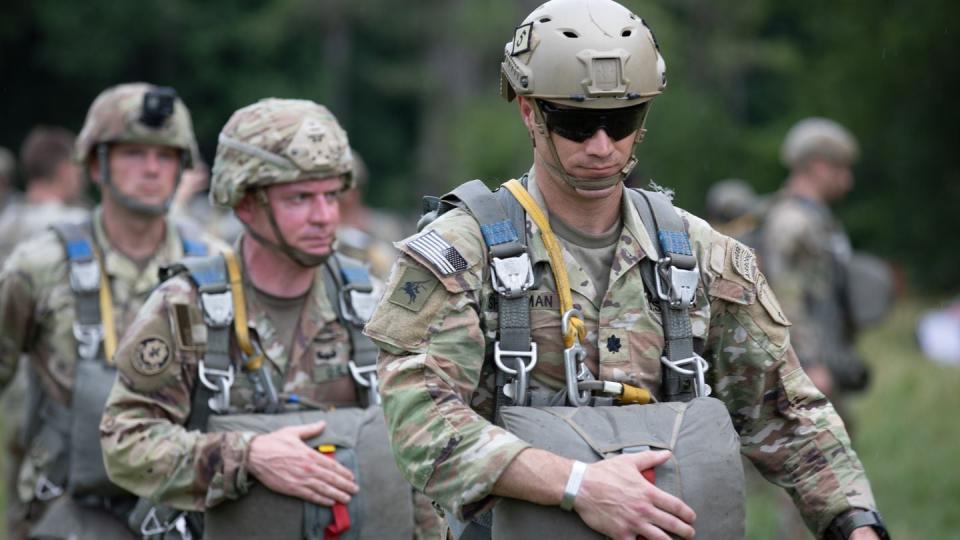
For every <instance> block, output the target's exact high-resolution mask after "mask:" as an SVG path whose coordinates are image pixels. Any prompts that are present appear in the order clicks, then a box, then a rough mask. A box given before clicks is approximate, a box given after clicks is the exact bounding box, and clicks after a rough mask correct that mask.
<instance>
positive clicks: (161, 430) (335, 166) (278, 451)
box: [101, 99, 413, 538]
mask: <svg viewBox="0 0 960 540" xmlns="http://www.w3.org/2000/svg"><path fill="white" fill-rule="evenodd" d="M352 174H353V160H352V156H351V153H350V146H349V143H348V140H347V134H346V132H345V131H344V130H343V128H341V127H340V125H339V124H338V123H337V120H336V118H334V116H333V115H332V114H331V113H330V111H328V110H327V109H326V108H325V107H323V106H322V105H318V104H316V103H314V102H311V101H306V100H294V99H264V100H261V101H259V102H257V103H255V104H252V105H249V106H247V107H244V108H242V109H240V110H238V111H236V112H235V113H234V114H233V115H232V116H231V117H230V119H229V120H228V122H227V124H226V125H225V126H224V128H223V130H222V131H221V133H220V136H219V144H218V147H217V155H216V160H215V162H214V165H213V177H212V181H211V189H210V198H211V201H212V202H213V203H214V204H217V205H220V206H226V207H231V208H233V210H234V212H235V213H236V216H237V217H238V219H239V220H240V221H241V222H242V223H243V225H244V228H245V233H244V234H242V235H241V236H240V237H239V238H238V240H237V242H236V244H235V250H236V255H235V259H233V260H234V261H235V263H228V264H235V265H236V266H235V272H236V274H235V275H236V277H231V279H232V280H236V284H237V285H236V286H237V288H235V289H234V288H231V297H232V298H233V301H234V302H239V305H243V306H244V308H243V311H244V312H245V315H241V311H240V308H235V309H234V310H233V312H232V315H231V317H232V322H231V323H230V324H231V325H232V326H230V327H229V329H228V330H227V332H228V334H226V336H227V337H224V338H222V339H223V342H221V341H220V339H221V338H219V337H217V336H219V335H220V334H217V332H218V331H219V330H217V328H215V327H213V326H209V322H208V321H209V320H210V319H211V318H213V317H216V316H217V315H216V314H215V313H212V312H210V311H208V309H207V306H208V304H207V302H209V301H210V300H208V297H207V296H205V294H206V293H205V292H203V291H208V290H210V287H211V286H210V284H209V283H206V282H203V281H202V279H203V278H202V276H200V275H199V274H198V272H195V271H193V270H192V268H195V267H194V266H191V265H190V264H188V263H187V262H186V261H185V262H184V265H183V267H174V268H173V269H172V272H171V273H172V274H173V276H172V277H170V278H169V279H168V280H167V281H165V282H164V283H163V284H162V285H161V286H160V287H159V288H158V289H157V290H156V292H155V293H154V294H153V295H152V296H151V298H150V300H149V301H148V302H147V304H146V306H145V307H144V309H143V310H141V312H140V315H139V317H138V318H137V320H136V322H134V324H133V328H132V329H131V331H130V332H129V333H128V334H127V336H126V338H125V339H124V341H123V342H122V343H121V344H120V347H119V350H118V354H117V364H118V366H119V370H120V376H119V377H118V379H117V382H116V384H115V386H114V389H113V393H112V394H111V397H110V400H109V402H108V404H107V407H106V410H105V413H104V417H103V422H102V424H101V437H102V441H103V448H104V459H105V462H106V465H107V469H108V471H109V472H110V475H111V478H113V479H114V480H115V481H116V482H117V483H118V484H120V485H122V486H124V487H126V488H128V489H130V490H131V491H133V492H135V493H138V494H139V495H141V496H143V497H148V498H150V499H152V500H154V501H157V502H159V503H163V504H166V505H169V506H171V507H173V508H175V509H179V510H188V511H195V512H197V511H203V512H206V523H207V527H208V531H207V532H208V533H210V534H213V533H211V532H210V530H209V527H210V525H211V523H212V521H211V520H212V519H213V517H214V514H212V512H221V514H218V515H222V512H225V511H228V510H224V509H225V508H232V506H231V505H230V504H226V505H225V504H223V503H230V502H232V501H237V503H236V504H242V503H243V501H244V500H245V499H246V498H249V497H252V496H253V494H252V493H251V491H250V490H251V489H253V487H254V486H255V485H257V484H259V486H262V487H265V488H267V489H268V490H270V491H272V492H274V493H279V494H283V495H287V496H289V497H294V498H296V499H301V500H302V501H306V502H307V503H309V504H311V505H317V506H319V507H324V508H327V507H336V506H337V505H348V506H350V501H351V500H352V499H353V498H354V497H355V496H356V495H357V493H358V489H359V487H358V480H357V478H356V477H355V475H354V473H353V472H352V469H350V468H348V466H346V465H342V464H341V463H339V462H338V461H336V460H331V459H328V458H327V457H324V456H323V455H321V454H320V453H318V452H317V450H316V449H315V448H311V447H310V446H308V445H307V444H305V442H304V441H306V440H308V439H314V438H316V437H318V436H321V437H322V435H323V433H324V432H325V423H324V422H318V423H311V424H306V425H299V426H295V427H288V428H283V429H276V430H273V431H267V432H264V433H261V434H259V435H258V434H257V433H255V432H253V431H236V430H233V431H230V430H228V431H225V432H206V431H208V430H209V427H210V426H211V425H213V424H212V423H210V424H208V423H207V421H208V420H203V421H198V420H197V418H207V419H209V421H210V422H214V421H215V420H217V418H218V417H223V418H230V417H231V415H235V414H237V413H241V412H246V413H250V414H252V415H254V416H256V417H257V418H259V419H261V420H263V421H269V420H270V418H271V417H281V416H284V415H285V414H280V413H288V412H294V411H298V410H304V409H306V410H310V409H314V408H328V407H332V408H336V409H337V410H347V409H350V408H354V407H363V406H364V405H366V404H370V403H373V402H374V401H373V400H375V398H376V396H375V395H372V394H371V393H370V392H369V391H368V390H366V389H365V388H363V387H362V386H360V385H358V384H359V383H358V382H357V380H356V379H355V378H354V376H352V375H351V369H352V368H351V366H352V365H353V364H354V360H356V359H357V356H358V354H359V352H358V351H359V348H360V347H361V346H362V345H361V343H360V342H359V339H360V338H362V335H361V334H360V333H359V323H358V322H357V321H355V320H352V319H349V318H348V317H347V316H346V315H345V312H344V311H343V310H344V309H347V308H345V307H344V303H349V302H353V306H352V308H349V309H351V310H352V311H355V312H357V313H360V312H362V309H361V306H359V305H358V304H357V303H356V300H355V298H356V297H354V296H352V295H348V294H345V293H344V294H341V293H342V292H344V287H346V286H347V285H348V283H345V282H341V281H337V280H335V281H330V270H331V269H334V268H336V267H337V265H339V267H340V268H345V265H346V264H348V261H347V260H346V259H344V258H342V257H340V256H339V255H335V254H334V251H333V249H334V240H335V231H336V227H337V225H338V223H339V221H340V213H339V202H338V201H339V197H340V194H341V193H342V192H343V190H344V189H346V188H347V187H348V186H350V185H351V182H352ZM215 263H216V264H217V265H220V266H218V268H223V260H222V259H221V258H217V259H216V261H215ZM204 264H206V263H204ZM228 268H229V266H228ZM355 270H356V268H353V270H351V272H353V271H355ZM228 273H229V271H228ZM346 274H347V272H344V276H346ZM231 275H233V274H231ZM338 279H340V278H338ZM342 279H344V280H346V279H347V278H346V277H344V278H342ZM231 287H233V286H231ZM244 317H245V320H243V319H244ZM364 339H365V338H364ZM227 341H229V347H227V348H223V349H218V347H223V346H224V345H225V343H226V342H227ZM245 342H247V343H248V344H249V345H250V348H251V350H253V351H256V353H255V354H256V357H258V358H260V359H261V360H260V362H258V365H257V367H252V366H251V364H250V361H251V358H253V357H252V356H250V355H249V354H248V353H247V352H246V351H247V349H245V345H244V343H245ZM218 343H221V344H219V345H218ZM150 346H157V347H160V348H162V349H163V350H164V351H168V353H167V354H166V355H164V362H162V365H161V366H160V367H159V368H157V369H149V368H147V367H145V366H146V365H147V364H149V358H148V357H145V356H144V352H143V351H144V350H146V348H149V347H150ZM370 349H371V350H372V347H371V348H370ZM218 351H219V352H218ZM220 353H223V354H224V355H225V356H226V359H225V361H226V362H227V365H225V366H223V367H222V368H221V369H222V370H230V372H231V373H236V376H235V378H234V377H231V379H230V381H229V382H225V383H224V384H225V385H226V390H223V389H220V390H219V391H217V392H216V394H215V396H217V397H216V398H215V399H223V400H224V401H223V405H222V406H221V407H218V408H216V409H215V408H214V406H213V405H211V403H212V401H208V400H207V399H205V398H203V399H201V398H198V397H196V396H199V395H201V394H199V393H198V392H204V391H206V390H204V388H206V387H205V385H206V384H207V383H206V382H204V380H206V379H204V375H203V373H204V371H203V370H206V369H207V368H206V367H204V366H212V365H213V364H212V362H213V361H214V358H213V357H214V355H215V354H220ZM261 355H262V356H261ZM371 360H372V356H371ZM371 365H372V363H371ZM206 377H213V375H210V374H208V375H206ZM203 395H206V394H203ZM378 416H379V414H378ZM135 434H136V435H135ZM384 444H385V443H384ZM171 455H178V456H189V457H188V458H186V459H181V460H171V459H170V456H171ZM391 466H392V465H391ZM397 478H398V479H400V480H401V482H402V478H400V477H399V474H398V476H397ZM385 488H386V486H385ZM403 488H404V489H405V490H406V493H410V488H409V486H407V485H406V484H405V483H403ZM258 489H260V488H258ZM259 496H260V495H258V497H259ZM366 497H371V494H369V493H367V494H366ZM257 500H262V499H257ZM303 507H304V505H303V504H300V508H303ZM350 507H351V508H352V506H350ZM382 510H383V511H384V513H387V510H388V509H386V508H384V509H382ZM257 511H258V512H260V511H264V512H266V511H268V510H264V509H257ZM277 517H278V518H279V519H286V520H288V521H292V520H294V519H295V518H294V517H292V516H289V515H286V516H277ZM409 519H410V523H411V529H410V530H411V531H412V523H413V518H412V513H411V515H410V517H409ZM361 521H362V519H361ZM295 525H296V526H297V527H296V530H297V533H296V534H299V531H300V528H299V523H296V524H295ZM354 526H357V527H359V526H361V525H360V524H355V525H354ZM398 527H401V525H400V524H398ZM253 528H254V529H255V530H250V531H246V532H245V534H246V535H247V536H246V537H249V538H260V537H264V538H268V537H269V538H274V537H281V536H282V535H283V534H285V533H283V532H280V529H278V528H277V527H276V523H271V522H270V521H269V520H267V521H264V520H259V521H258V522H257V523H256V524H254V527H253ZM398 530H402V528H398ZM196 532H197V531H195V533H196ZM411 534H412V533H411Z"/></svg>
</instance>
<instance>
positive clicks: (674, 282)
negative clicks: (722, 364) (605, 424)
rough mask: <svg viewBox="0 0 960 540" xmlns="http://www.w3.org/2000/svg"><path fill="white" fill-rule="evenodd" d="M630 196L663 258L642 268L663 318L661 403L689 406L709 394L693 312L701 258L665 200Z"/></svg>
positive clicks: (641, 193) (640, 193)
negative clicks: (696, 342) (695, 337)
mask: <svg viewBox="0 0 960 540" xmlns="http://www.w3.org/2000/svg"><path fill="white" fill-rule="evenodd" d="M627 193H628V194H629V197H630V199H631V201H632V202H633V205H634V206H635V207H636V208H637V211H638V212H639V213H640V218H641V220H642V221H643V225H644V227H645V228H646V229H647V234H648V235H649V236H650V238H651V239H652V240H654V245H655V247H656V249H657V253H658V258H659V260H657V261H652V260H651V261H648V262H646V263H645V264H643V265H642V267H641V275H642V276H643V282H644V285H645V286H646V288H647V290H648V291H650V293H651V296H653V297H654V298H655V299H657V300H659V302H660V308H661V313H662V315H663V335H664V343H665V346H664V356H663V357H662V358H661V362H662V364H663V370H662V372H663V376H662V385H661V390H660V392H661V400H662V401H689V400H691V399H693V398H695V397H697V396H698V395H706V394H707V393H708V390H707V389H706V386H705V383H704V381H703V371H705V370H706V363H705V361H704V360H703V359H702V358H701V357H700V356H699V355H698V354H696V352H695V350H694V344H693V329H692V327H691V325H690V316H689V313H688V309H689V307H690V305H692V303H693V301H694V295H695V294H696V290H697V283H698V282H699V279H700V272H699V269H698V267H697V259H696V256H694V254H693V250H692V248H691V247H690V237H689V236H688V234H687V231H686V228H685V226H684V224H683V219H682V218H681V217H680V214H678V213H677V211H676V208H674V206H673V203H672V202H671V201H670V199H669V198H668V197H667V196H666V195H664V194H663V193H660V192H656V191H646V190H638V189H630V190H628V191H627Z"/></svg>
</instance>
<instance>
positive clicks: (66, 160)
mask: <svg viewBox="0 0 960 540" xmlns="http://www.w3.org/2000/svg"><path fill="white" fill-rule="evenodd" d="M73 145H74V135H73V133H71V132H70V131H69V130H67V129H64V128H61V127H52V126H37V127H35V128H33V129H32V130H31V131H30V133H29V134H28V135H27V138H26V139H24V141H23V146H21V148H20V168H21V170H22V171H23V175H24V178H25V181H26V184H25V185H26V193H25V194H24V196H23V199H22V201H21V203H20V204H18V205H16V207H15V208H10V209H9V210H8V211H6V212H4V214H3V218H2V220H0V261H2V260H3V259H5V258H6V257H7V255H9V254H10V252H12V251H13V248H14V246H16V245H17V244H18V243H19V242H21V241H22V240H26V239H28V238H32V237H33V236H35V235H36V234H38V233H40V232H42V231H43V230H45V229H46V228H47V227H49V226H50V224H52V223H54V222H57V221H80V220H83V219H85V218H86V217H87V215H88V214H89V212H88V211H86V210H85V209H83V208H81V207H80V206H79V204H80V203H81V202H82V201H83V194H84V190H85V188H86V180H85V178H84V176H83V172H82V171H81V169H80V166H79V165H78V164H77V163H76V162H75V161H74V160H73Z"/></svg>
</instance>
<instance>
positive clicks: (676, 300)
mask: <svg viewBox="0 0 960 540" xmlns="http://www.w3.org/2000/svg"><path fill="white" fill-rule="evenodd" d="M670 262H671V261H670V257H664V258H662V259H660V260H659V261H657V271H656V272H654V278H655V280H656V283H657V296H658V297H660V300H663V301H665V302H669V303H670V305H671V306H673V307H675V308H679V307H680V306H684V305H686V306H692V305H693V301H694V298H695V297H696V294H697V284H698V283H699V282H700V269H699V268H697V267H696V266H694V267H693V269H692V270H684V269H682V268H677V267H676V266H673V265H672V264H670Z"/></svg>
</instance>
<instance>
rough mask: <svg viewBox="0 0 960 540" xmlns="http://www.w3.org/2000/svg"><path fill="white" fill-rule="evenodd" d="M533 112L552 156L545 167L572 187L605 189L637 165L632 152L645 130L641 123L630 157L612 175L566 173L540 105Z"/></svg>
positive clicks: (591, 189)
mask: <svg viewBox="0 0 960 540" xmlns="http://www.w3.org/2000/svg"><path fill="white" fill-rule="evenodd" d="M533 114H534V122H535V123H536V126H537V131H539V132H540V134H541V135H543V137H544V139H546V140H547V148H549V149H550V156H551V157H552V158H553V162H552V163H551V162H549V161H547V160H544V165H546V167H547V169H548V170H549V171H550V172H551V173H552V174H553V175H554V176H556V177H559V178H561V179H562V180H563V181H564V182H565V183H566V184H567V185H568V186H570V187H572V188H573V189H583V190H586V191H599V190H601V189H607V188H608V187H610V186H614V185H616V184H618V183H620V182H623V181H625V180H626V179H627V177H628V176H630V173H631V172H632V171H633V168H634V167H636V166H637V158H636V156H634V155H633V154H634V152H635V151H636V149H637V145H639V144H640V142H641V141H642V140H643V136H644V135H645V134H646V131H647V130H646V129H644V128H643V127H642V126H643V124H642V123H641V127H640V128H638V129H637V136H636V138H635V139H634V141H633V148H632V149H631V151H630V159H628V160H627V163H626V164H624V166H623V168H622V169H620V170H619V171H617V173H616V174H614V175H613V176H605V177H602V178H581V177H579V176H574V175H572V174H570V173H568V172H567V170H566V169H565V168H564V167H563V164H562V163H561V161H560V154H559V153H557V145H556V144H555V143H554V142H553V137H551V136H550V131H549V130H548V129H547V122H546V120H544V118H543V113H542V112H541V111H540V107H538V106H536V105H534V107H533ZM534 146H536V141H534Z"/></svg>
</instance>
